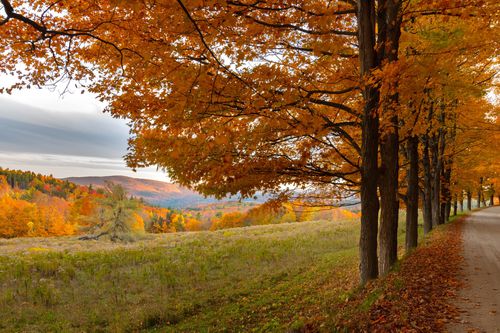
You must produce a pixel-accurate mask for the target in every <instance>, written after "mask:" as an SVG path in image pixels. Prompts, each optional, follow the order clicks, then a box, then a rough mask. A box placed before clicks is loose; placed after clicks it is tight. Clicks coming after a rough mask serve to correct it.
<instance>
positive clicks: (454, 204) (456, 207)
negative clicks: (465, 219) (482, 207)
mask: <svg viewBox="0 0 500 333" xmlns="http://www.w3.org/2000/svg"><path fill="white" fill-rule="evenodd" d="M457 212H458V199H457V195H456V194H455V196H454V197H453V216H457Z"/></svg>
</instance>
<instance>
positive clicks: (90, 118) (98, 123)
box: [0, 98, 128, 158]
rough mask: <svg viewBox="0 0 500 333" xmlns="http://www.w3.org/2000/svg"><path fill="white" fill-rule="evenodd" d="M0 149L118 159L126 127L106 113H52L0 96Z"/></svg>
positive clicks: (122, 122)
mask: <svg viewBox="0 0 500 333" xmlns="http://www.w3.org/2000/svg"><path fill="white" fill-rule="evenodd" d="M0 105H1V107H0V151H4V152H16V153H17V152H22V153H41V154H61V155H75V156H97V157H106V158H120V157H122V156H123V155H124V154H125V153H126V148H127V138H128V127H127V125H126V123H125V121H124V120H121V119H114V118H112V117H111V116H109V115H107V114H100V113H79V112H52V111H48V110H44V109H39V108H35V107H32V106H28V105H23V104H20V103H18V102H13V101H9V100H7V99H5V98H0Z"/></svg>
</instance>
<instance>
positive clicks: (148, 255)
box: [0, 221, 359, 332]
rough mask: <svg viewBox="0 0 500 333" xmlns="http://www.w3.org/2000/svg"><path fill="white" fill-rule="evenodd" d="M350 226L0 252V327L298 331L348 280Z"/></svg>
mask: <svg viewBox="0 0 500 333" xmlns="http://www.w3.org/2000/svg"><path fill="white" fill-rule="evenodd" d="M358 230H359V228H358V223H357V221H344V222H335V223H334V222H307V223H295V224H282V225H268V226H257V227H249V228H240V229H231V230H222V231H218V232H198V233H186V234H183V235H182V236H179V235H174V234H173V235H167V236H163V237H162V242H161V244H162V246H154V245H153V244H154V242H150V243H148V244H149V246H148V247H141V248H136V249H129V248H128V249H123V250H120V249H113V250H103V251H93V252H72V251H66V252H65V251H57V252H56V251H29V252H28V253H26V252H20V253H15V254H12V253H11V254H9V255H4V256H0V330H2V331H7V332H17V331H22V332H42V331H43V332H51V331H57V332H65V331H68V332H71V331H77V332H82V331H92V332H99V331H102V332H109V331H111V332H122V331H162V332H163V331H210V332H215V331H238V330H239V331H251V330H254V331H266V330H267V331H276V330H281V329H283V330H285V329H287V328H290V327H294V326H298V327H300V326H302V325H305V323H307V322H309V319H310V318H311V316H317V317H318V318H321V317H325V316H328V312H329V311H331V310H332V309H331V308H332V307H331V306H332V305H333V304H332V302H333V303H335V302H336V301H341V300H342V297H343V295H345V293H346V291H347V290H349V289H350V288H351V287H352V286H353V285H355V284H356V283H357V275H356V274H357V272H356V268H357V267H356V266H357V243H358V235H359V233H358ZM54 240H56V239H54ZM75 242H77V241H76V240H75Z"/></svg>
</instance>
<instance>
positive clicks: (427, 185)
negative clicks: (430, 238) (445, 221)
mask: <svg viewBox="0 0 500 333" xmlns="http://www.w3.org/2000/svg"><path fill="white" fill-rule="evenodd" d="M423 144H424V152H423V156H422V166H423V169H424V170H423V171H424V189H423V194H424V195H423V217H424V234H427V233H428V232H430V231H431V230H432V183H431V162H430V159H429V136H428V135H425V136H424V137H423Z"/></svg>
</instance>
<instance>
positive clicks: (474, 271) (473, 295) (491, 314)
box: [449, 206, 500, 333]
mask: <svg viewBox="0 0 500 333" xmlns="http://www.w3.org/2000/svg"><path fill="white" fill-rule="evenodd" d="M463 237H464V257H465V262H466V265H465V267H464V279H465V283H466V286H465V287H464V289H463V290H462V291H461V292H460V294H459V301H458V307H459V309H460V310H461V312H462V316H461V319H460V323H456V324H453V325H452V326H450V327H449V330H450V332H457V333H458V332H488V333H490V332H493V333H500V207H499V206H496V207H491V208H487V209H483V210H480V211H477V212H475V213H473V214H472V215H471V216H470V217H469V218H467V220H466V222H465V225H464V230H463Z"/></svg>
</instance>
